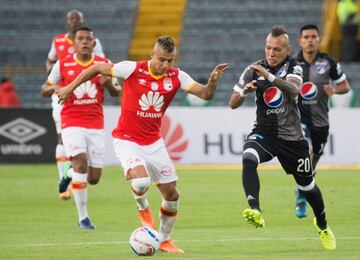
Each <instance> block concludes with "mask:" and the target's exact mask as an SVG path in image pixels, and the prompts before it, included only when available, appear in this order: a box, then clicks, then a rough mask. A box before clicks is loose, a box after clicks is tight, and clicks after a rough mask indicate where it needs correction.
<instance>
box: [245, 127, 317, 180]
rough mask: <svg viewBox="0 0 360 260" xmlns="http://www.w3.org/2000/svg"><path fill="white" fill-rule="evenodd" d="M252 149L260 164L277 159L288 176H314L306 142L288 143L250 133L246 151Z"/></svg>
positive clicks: (247, 138) (246, 142)
mask: <svg viewBox="0 0 360 260" xmlns="http://www.w3.org/2000/svg"><path fill="white" fill-rule="evenodd" d="M248 148H252V149H254V150H256V151H257V153H258V155H259V160H260V163H263V162H267V161H270V160H271V159H272V158H274V157H277V158H278V160H279V162H280V163H281V166H282V167H283V169H284V170H285V172H286V173H287V174H293V175H298V176H304V177H305V176H306V177H310V176H312V175H313V171H312V164H311V160H310V154H309V144H308V142H307V141H306V140H300V141H287V140H282V139H279V138H276V137H275V138H274V137H272V136H266V135H264V134H259V133H250V134H249V135H248V136H247V137H246V140H245V144H244V151H245V150H246V149H248Z"/></svg>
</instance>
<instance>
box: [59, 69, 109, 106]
mask: <svg viewBox="0 0 360 260" xmlns="http://www.w3.org/2000/svg"><path fill="white" fill-rule="evenodd" d="M111 68H112V64H109V63H98V64H95V65H93V66H91V67H89V68H87V69H86V70H83V71H82V72H81V73H80V74H79V75H78V76H77V77H76V78H75V79H74V81H72V82H71V83H70V84H68V85H67V86H66V87H64V88H61V89H58V90H57V91H56V92H55V94H56V95H58V97H59V100H60V102H61V103H63V102H64V101H66V100H68V99H69V98H70V95H71V93H72V92H73V91H74V90H75V89H76V88H77V87H78V86H80V85H81V84H82V83H84V82H86V81H88V80H90V79H92V78H93V77H95V76H96V75H98V74H101V75H104V76H111Z"/></svg>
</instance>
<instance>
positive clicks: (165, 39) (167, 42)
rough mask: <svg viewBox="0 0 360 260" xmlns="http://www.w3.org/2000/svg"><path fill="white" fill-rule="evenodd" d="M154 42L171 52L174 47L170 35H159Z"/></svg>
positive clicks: (173, 41)
mask: <svg viewBox="0 0 360 260" xmlns="http://www.w3.org/2000/svg"><path fill="white" fill-rule="evenodd" d="M156 43H158V44H159V45H160V46H161V47H162V48H163V49H164V50H166V51H167V52H169V53H170V52H173V51H174V49H175V40H174V38H172V37H170V36H160V37H159V38H158V39H157V40H156Z"/></svg>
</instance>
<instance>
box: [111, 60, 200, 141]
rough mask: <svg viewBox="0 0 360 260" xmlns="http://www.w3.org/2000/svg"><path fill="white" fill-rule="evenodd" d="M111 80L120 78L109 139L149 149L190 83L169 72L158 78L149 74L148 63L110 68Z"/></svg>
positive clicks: (178, 72) (179, 73)
mask: <svg viewBox="0 0 360 260" xmlns="http://www.w3.org/2000/svg"><path fill="white" fill-rule="evenodd" d="M113 76H114V77H121V78H124V82H123V95H122V101H121V115H120V118H119V121H118V125H117V127H116V128H115V129H114V131H113V132H112V135H113V137H115V138H119V139H124V140H129V141H133V142H136V143H137V144H140V145H149V144H152V143H154V142H155V141H157V140H158V139H160V137H161V136H160V126H161V118H162V117H163V115H164V113H165V111H166V109H167V107H168V106H169V104H170V102H171V101H172V99H173V98H174V96H175V94H176V92H177V91H178V89H179V88H180V87H181V88H183V89H186V90H189V89H190V88H191V87H192V86H193V84H194V83H195V82H194V80H193V79H192V78H191V77H190V76H189V75H188V74H186V73H185V72H183V71H181V70H179V69H176V68H169V69H168V71H167V72H166V73H165V74H164V75H162V76H155V75H153V74H152V73H151V70H150V66H149V61H140V62H131V61H123V62H119V63H117V64H115V65H114V66H113Z"/></svg>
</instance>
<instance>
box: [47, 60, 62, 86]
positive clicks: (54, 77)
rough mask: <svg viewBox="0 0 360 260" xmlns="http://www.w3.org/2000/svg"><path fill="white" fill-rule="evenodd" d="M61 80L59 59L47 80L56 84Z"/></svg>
mask: <svg viewBox="0 0 360 260" xmlns="http://www.w3.org/2000/svg"><path fill="white" fill-rule="evenodd" d="M60 80H61V75H60V63H59V61H57V62H56V63H55V64H54V66H53V67H52V69H51V72H50V74H49V76H48V79H47V81H48V82H49V83H50V84H56V83H58V82H59V81H60Z"/></svg>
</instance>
